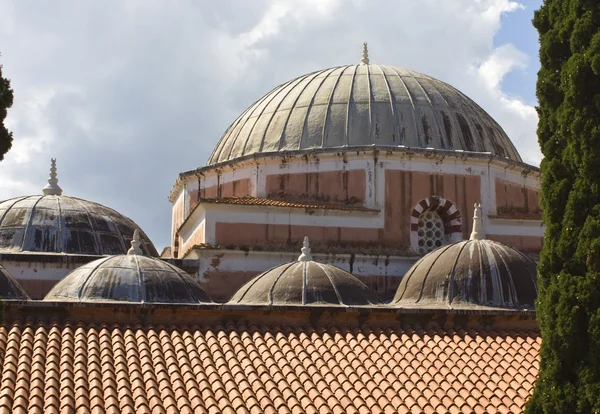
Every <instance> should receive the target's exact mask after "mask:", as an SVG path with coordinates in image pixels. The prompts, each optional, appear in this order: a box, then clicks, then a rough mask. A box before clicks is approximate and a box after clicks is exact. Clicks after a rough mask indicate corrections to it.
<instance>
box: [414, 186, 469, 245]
mask: <svg viewBox="0 0 600 414" xmlns="http://www.w3.org/2000/svg"><path fill="white" fill-rule="evenodd" d="M460 240H462V218H461V215H460V211H459V210H458V208H456V205H455V204H454V203H453V202H452V201H450V200H446V199H445V198H442V197H439V196H431V197H429V198H426V199H424V200H421V201H419V203H418V204H417V205H416V206H415V207H414V208H413V211H412V213H411V217H410V247H411V249H412V250H413V251H415V252H417V253H420V254H426V253H429V252H430V251H432V250H435V249H437V248H438V247H440V246H442V245H444V244H447V243H453V242H456V241H460Z"/></svg>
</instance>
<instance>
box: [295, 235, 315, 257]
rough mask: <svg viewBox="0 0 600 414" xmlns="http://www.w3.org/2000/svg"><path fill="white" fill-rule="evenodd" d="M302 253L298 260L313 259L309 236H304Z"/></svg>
mask: <svg viewBox="0 0 600 414" xmlns="http://www.w3.org/2000/svg"><path fill="white" fill-rule="evenodd" d="M301 250H302V254H301V255H300V256H298V261H299V262H309V261H311V260H312V259H313V258H312V255H311V254H310V247H309V242H308V237H307V236H304V243H303V244H302V249H301Z"/></svg>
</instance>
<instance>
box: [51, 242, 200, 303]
mask: <svg viewBox="0 0 600 414" xmlns="http://www.w3.org/2000/svg"><path fill="white" fill-rule="evenodd" d="M138 234H139V233H138V232H137V231H136V234H135V235H134V238H133V240H132V242H131V244H132V247H131V249H129V252H128V254H127V255H117V256H109V257H106V258H102V259H98V260H94V261H93V262H90V263H87V264H85V265H83V266H81V267H79V268H77V269H75V270H74V271H72V272H71V273H69V274H68V275H67V276H65V278H64V279H62V280H61V281H60V282H58V283H57V284H56V285H55V286H54V287H53V288H52V290H51V291H50V292H48V294H47V295H46V297H45V298H44V300H46V301H72V302H136V303H210V302H211V300H210V298H209V297H208V295H207V294H206V292H205V291H204V289H202V288H201V287H200V285H199V284H198V282H196V281H195V280H194V279H193V278H192V277H191V276H190V275H189V274H187V273H186V272H184V271H183V270H181V269H178V268H177V267H175V266H173V265H171V264H169V263H166V262H163V261H162V260H160V259H155V258H152V257H145V256H143V255H142V251H141V250H140V249H139V246H140V240H139V236H138Z"/></svg>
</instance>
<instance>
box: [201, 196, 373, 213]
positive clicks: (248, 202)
mask: <svg viewBox="0 0 600 414" xmlns="http://www.w3.org/2000/svg"><path fill="white" fill-rule="evenodd" d="M198 203H210V204H233V205H242V206H266V207H288V208H305V209H311V210H319V209H322V210H342V211H373V212H377V211H379V210H374V209H369V208H366V207H363V206H360V205H351V204H335V203H314V202H302V201H298V202H295V201H286V200H276V199H270V198H257V197H251V196H246V197H219V198H201V199H199V200H198Z"/></svg>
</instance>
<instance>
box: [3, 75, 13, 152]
mask: <svg viewBox="0 0 600 414" xmlns="http://www.w3.org/2000/svg"><path fill="white" fill-rule="evenodd" d="M13 98H14V96H13V90H12V89H11V88H10V80H8V79H6V78H3V77H2V65H0V161H2V160H3V159H4V154H6V153H7V152H8V150H9V149H10V148H11V147H12V140H13V135H12V132H10V131H9V130H8V129H7V128H6V127H5V126H4V119H5V118H6V114H7V112H8V108H10V107H11V106H12V104H13Z"/></svg>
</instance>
